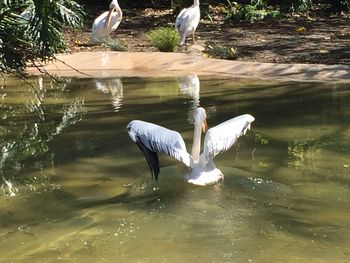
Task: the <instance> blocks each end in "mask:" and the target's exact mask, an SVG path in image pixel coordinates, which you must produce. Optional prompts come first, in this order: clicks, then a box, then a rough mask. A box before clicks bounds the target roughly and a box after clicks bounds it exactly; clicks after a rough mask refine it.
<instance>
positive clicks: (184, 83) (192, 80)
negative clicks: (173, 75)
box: [177, 74, 200, 123]
mask: <svg viewBox="0 0 350 263" xmlns="http://www.w3.org/2000/svg"><path fill="white" fill-rule="evenodd" d="M177 81H178V83H179V88H180V92H181V94H183V95H186V96H190V97H191V98H192V100H191V106H190V110H189V112H188V121H189V122H190V123H193V122H194V119H193V118H194V117H193V116H194V111H195V109H196V108H198V106H199V102H200V101H199V99H200V95H199V92H200V81H199V78H198V76H197V75H196V74H191V75H187V76H181V77H179V78H178V80H177Z"/></svg>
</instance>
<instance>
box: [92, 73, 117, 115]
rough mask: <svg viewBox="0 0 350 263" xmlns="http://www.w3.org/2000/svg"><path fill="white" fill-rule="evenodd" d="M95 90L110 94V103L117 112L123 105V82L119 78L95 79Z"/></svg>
mask: <svg viewBox="0 0 350 263" xmlns="http://www.w3.org/2000/svg"><path fill="white" fill-rule="evenodd" d="M95 83H96V88H97V90H99V91H101V92H103V93H108V94H111V96H112V105H113V108H114V111H115V112H118V111H119V109H120V108H121V106H122V105H123V98H124V94H123V83H122V81H121V79H120V78H111V79H107V78H106V79H99V80H95Z"/></svg>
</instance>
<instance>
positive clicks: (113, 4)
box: [109, 0, 119, 12]
mask: <svg viewBox="0 0 350 263" xmlns="http://www.w3.org/2000/svg"><path fill="white" fill-rule="evenodd" d="M118 7H119V4H118V1H117V0H113V1H112V2H111V3H110V4H109V12H113V10H114V9H117V8H118Z"/></svg>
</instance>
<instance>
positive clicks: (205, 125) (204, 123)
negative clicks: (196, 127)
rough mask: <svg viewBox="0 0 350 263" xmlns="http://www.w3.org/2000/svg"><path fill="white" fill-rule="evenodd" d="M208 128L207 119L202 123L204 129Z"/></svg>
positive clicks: (205, 130) (204, 130)
mask: <svg viewBox="0 0 350 263" xmlns="http://www.w3.org/2000/svg"><path fill="white" fill-rule="evenodd" d="M207 130H208V122H207V120H204V121H203V123H202V131H203V132H207Z"/></svg>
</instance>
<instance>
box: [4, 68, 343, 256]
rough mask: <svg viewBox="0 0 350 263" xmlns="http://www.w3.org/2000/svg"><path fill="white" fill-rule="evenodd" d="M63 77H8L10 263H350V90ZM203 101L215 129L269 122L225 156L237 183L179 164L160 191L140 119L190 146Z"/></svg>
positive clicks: (187, 79)
mask: <svg viewBox="0 0 350 263" xmlns="http://www.w3.org/2000/svg"><path fill="white" fill-rule="evenodd" d="M63 80H64V82H61V83H52V82H51V81H50V80H49V79H41V78H33V79H31V80H30V81H29V83H30V84H31V85H32V86H28V84H25V83H23V82H20V81H15V80H13V79H7V80H6V83H1V89H0V93H1V94H0V95H1V96H0V99H1V100H0V113H1V126H0V143H1V145H0V147H1V148H0V150H1V152H0V153H1V158H0V172H1V178H0V186H1V193H0V226H1V227H0V261H1V262H59V261H60V262H337V263H339V262H350V158H349V157H350V86H349V84H344V83H343V84H339V83H338V84H335V83H299V82H277V81H266V80H265V81H262V80H260V81H258V80H244V79H243V80H241V79H229V78H222V77H221V78H220V77H210V78H209V77H200V78H198V77H197V76H195V75H189V76H183V77H174V78H158V79H157V78H152V79H151V78H145V79H143V78H114V79H90V78H86V79H63ZM4 84H6V86H5V85H4ZM199 104H200V105H201V106H203V107H205V108H206V109H207V112H208V123H209V126H214V125H216V124H219V123H221V122H222V121H224V120H226V119H229V118H232V117H234V116H236V115H239V114H243V113H250V114H252V115H253V116H255V118H256V121H255V122H254V123H253V125H252V129H251V130H250V131H249V132H248V133H247V135H246V136H244V137H241V138H240V139H239V141H238V143H237V144H236V145H235V146H234V147H233V148H232V149H231V150H230V151H229V152H226V153H223V154H220V155H219V156H217V158H216V165H217V167H218V168H220V169H221V170H222V171H223V172H224V174H225V181H224V183H223V184H222V185H217V186H210V187H194V186H191V185H189V184H186V183H185V182H184V181H183V179H182V177H183V175H184V174H185V172H186V168H185V167H183V165H181V164H179V163H177V162H176V161H174V160H173V159H171V158H169V157H166V156H161V157H160V161H161V170H160V176H159V177H160V178H159V181H158V183H155V182H154V181H153V180H152V179H151V175H150V172H149V169H148V166H147V163H146V161H145V159H144V157H143V155H142V153H141V152H140V151H139V149H138V147H137V146H136V145H135V144H134V143H133V142H132V141H131V140H130V139H129V137H128V135H127V132H126V125H127V123H128V122H129V121H131V120H133V119H141V120H147V121H150V122H154V123H157V124H159V125H162V126H165V127H168V128H170V129H174V130H177V131H179V132H180V133H181V134H182V136H183V137H184V140H185V142H186V143H187V149H190V147H191V140H192V132H193V125H192V122H191V119H192V112H193V109H194V108H195V107H196V106H198V105H199Z"/></svg>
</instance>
